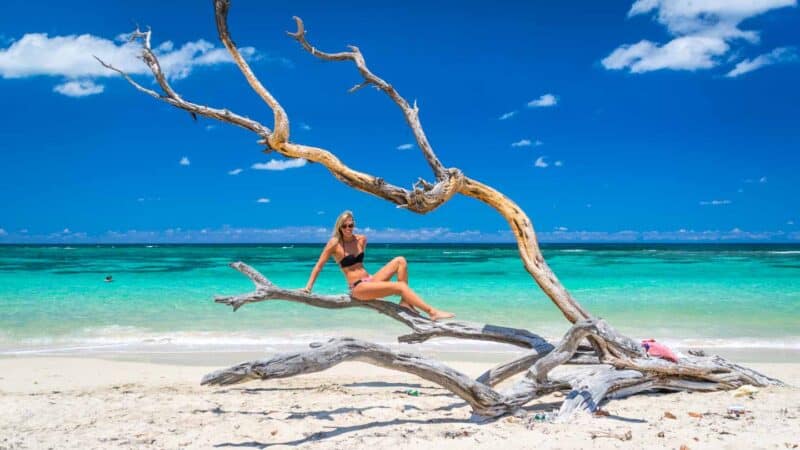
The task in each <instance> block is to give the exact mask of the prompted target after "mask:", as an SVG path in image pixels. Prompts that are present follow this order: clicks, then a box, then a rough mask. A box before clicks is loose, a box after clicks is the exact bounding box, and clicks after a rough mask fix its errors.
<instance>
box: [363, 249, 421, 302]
mask: <svg viewBox="0 0 800 450" xmlns="http://www.w3.org/2000/svg"><path fill="white" fill-rule="evenodd" d="M394 274H397V282H398V283H405V284H408V262H406V259H405V258H403V257H402V256H398V257H396V258H394V259H392V260H391V261H389V263H388V264H386V265H385V266H383V267H381V268H380V270H378V271H377V272H375V274H374V275H372V279H373V280H375V281H390V280H391V279H392V276H394ZM400 306H402V307H404V308H410V309H413V310H414V311H416V309H415V308H414V305H412V304H410V303H408V302H407V301H405V300H401V301H400Z"/></svg>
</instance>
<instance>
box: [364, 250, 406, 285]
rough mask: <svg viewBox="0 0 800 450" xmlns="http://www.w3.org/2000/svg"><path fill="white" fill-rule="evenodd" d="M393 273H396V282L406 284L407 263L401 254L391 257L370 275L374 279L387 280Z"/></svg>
mask: <svg viewBox="0 0 800 450" xmlns="http://www.w3.org/2000/svg"><path fill="white" fill-rule="evenodd" d="M394 274H397V281H398V282H400V283H406V284H408V263H407V262H406V259H405V258H403V257H402V256H398V257H397V258H394V259H392V260H391V261H389V263H388V264H386V265H385V266H383V267H381V268H380V270H378V271H377V272H375V274H374V275H372V279H374V280H376V281H389V280H391V279H392V276H393V275H394Z"/></svg>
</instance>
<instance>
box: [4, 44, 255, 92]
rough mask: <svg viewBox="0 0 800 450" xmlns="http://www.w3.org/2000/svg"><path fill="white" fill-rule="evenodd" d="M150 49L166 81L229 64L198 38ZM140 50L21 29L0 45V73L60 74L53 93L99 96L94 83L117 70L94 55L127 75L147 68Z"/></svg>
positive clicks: (248, 54)
mask: <svg viewBox="0 0 800 450" xmlns="http://www.w3.org/2000/svg"><path fill="white" fill-rule="evenodd" d="M121 37H122V36H121ZM240 50H241V52H242V55H243V56H244V57H245V58H248V59H257V57H256V51H255V49H254V48H253V47H242V48H241V49H240ZM153 52H154V53H155V54H156V56H158V58H159V61H160V63H161V68H162V70H163V71H164V74H165V75H166V76H167V77H168V78H170V79H172V80H178V79H182V78H186V77H187V76H189V74H190V73H191V72H192V70H194V69H195V68H196V67H201V66H213V65H218V64H223V63H230V62H233V61H232V59H231V57H230V55H229V54H228V52H227V50H225V49H224V48H222V47H217V46H215V45H214V44H212V43H210V42H208V41H205V40H203V39H200V40H197V41H194V42H187V43H185V44H183V45H182V46H180V47H177V48H176V47H175V45H174V44H173V43H172V42H170V41H166V42H163V43H162V44H160V45H159V46H157V47H156V48H154V49H153ZM140 53H141V44H140V43H138V42H129V41H127V40H125V41H124V42H114V41H112V40H109V39H105V38H102V37H98V36H93V35H91V34H82V35H74V34H73V35H67V36H52V37H51V36H48V35H47V34H45V33H27V34H25V35H23V36H22V37H21V38H20V39H18V40H16V41H14V42H12V43H11V44H10V45H9V46H8V47H6V48H0V77H2V78H6V79H8V78H25V77H32V76H53V77H61V78H64V79H65V82H64V83H62V84H60V85H59V86H57V87H56V88H55V89H54V91H55V92H58V93H61V94H64V95H71V96H79V95H90V94H99V93H100V92H102V91H103V86H102V85H100V84H97V83H95V81H96V80H97V79H98V78H107V77H115V76H118V74H117V73H116V72H113V71H111V70H109V69H106V68H105V67H103V66H102V65H100V63H99V62H97V60H95V59H94V56H97V57H98V58H100V59H102V60H103V61H105V62H107V63H109V64H111V65H113V66H115V67H117V68H119V69H120V70H123V71H125V72H128V73H130V74H133V75H141V74H150V69H149V68H148V67H147V66H146V65H145V64H144V63H143V62H142V61H140V60H139V58H138V56H139V55H140ZM76 94H78V95H76Z"/></svg>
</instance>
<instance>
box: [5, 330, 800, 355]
mask: <svg viewBox="0 0 800 450" xmlns="http://www.w3.org/2000/svg"><path fill="white" fill-rule="evenodd" d="M378 333H379V334H377V335H376V332H375V331H374V330H349V331H348V332H347V334H346V335H349V336H359V335H363V339H365V340H369V341H372V342H376V343H378V344H382V345H386V346H388V347H391V348H395V349H405V350H412V351H416V352H429V351H432V352H448V353H459V354H475V353H483V352H491V353H510V354H516V353H519V352H520V349H519V348H516V347H513V346H509V345H505V344H499V343H494V342H482V341H468V340H463V339H453V338H443V339H432V340H430V341H427V342H425V343H422V344H414V345H407V344H398V343H397V340H396V337H395V336H393V335H389V334H387V333H385V332H378ZM550 334H552V336H550ZM343 336H344V334H342V331H340V330H315V331H313V332H305V333H303V332H301V333H297V332H292V331H291V330H286V331H283V332H281V331H275V332H273V334H271V335H267V336H265V335H263V332H262V331H260V330H253V331H240V332H233V333H232V332H228V331H224V330H220V331H171V332H158V331H153V330H146V329H143V328H138V327H131V326H122V325H112V326H107V327H98V328H86V329H83V330H81V331H80V332H77V333H74V334H70V335H65V336H42V337H36V338H27V339H12V338H11V336H9V335H8V334H5V335H0V355H27V354H53V353H57V354H64V353H66V354H85V353H109V352H111V353H217V352H231V351H257V352H265V353H279V352H287V351H300V350H304V349H307V348H308V345H309V344H310V343H313V342H326V341H327V340H328V339H330V338H332V337H343ZM546 339H548V340H549V341H550V342H557V341H558V339H559V337H558V336H557V334H556V333H555V332H553V333H548V336H546ZM660 341H661V342H663V343H664V344H665V345H667V346H670V347H672V348H675V349H687V348H701V349H705V350H708V351H711V352H713V351H715V350H719V351H724V350H736V349H740V350H778V351H800V336H789V337H780V338H767V337H735V338H721V337H714V338H711V337H708V338H706V337H698V338H685V339H660Z"/></svg>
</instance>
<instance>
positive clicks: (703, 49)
mask: <svg viewBox="0 0 800 450" xmlns="http://www.w3.org/2000/svg"><path fill="white" fill-rule="evenodd" d="M729 49H730V47H729V46H728V44H726V43H725V41H724V40H722V39H719V38H710V37H703V36H685V37H680V38H677V39H673V40H672V41H670V42H668V43H667V44H665V45H663V46H660V47H659V46H658V45H657V44H654V43H653V42H650V41H641V42H639V43H637V44H633V45H623V46H621V47H619V48H617V49H616V50H614V51H613V52H612V53H611V54H610V55H608V56H607V57H606V58H604V59H603V60H602V61H601V63H602V64H603V66H604V67H605V68H606V69H624V68H626V67H627V68H629V69H630V71H631V72H632V73H643V72H650V71H652V70H660V69H673V70H697V69H709V68H711V67H714V66H715V65H716V64H717V62H718V61H717V60H716V59H715V58H717V57H719V56H721V55H724V54H725V53H727V51H728V50H729Z"/></svg>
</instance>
